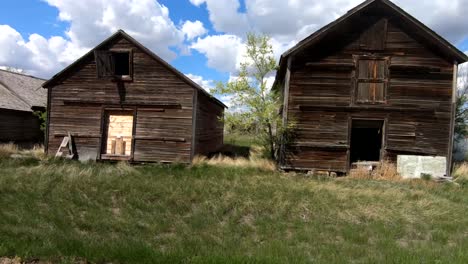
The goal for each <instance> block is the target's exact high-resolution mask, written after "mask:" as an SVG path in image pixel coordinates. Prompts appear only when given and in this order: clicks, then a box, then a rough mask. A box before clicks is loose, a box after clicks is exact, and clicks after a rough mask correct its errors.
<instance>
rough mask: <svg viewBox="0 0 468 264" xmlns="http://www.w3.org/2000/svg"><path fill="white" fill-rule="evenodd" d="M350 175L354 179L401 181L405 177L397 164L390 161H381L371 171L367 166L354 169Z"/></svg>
mask: <svg viewBox="0 0 468 264" xmlns="http://www.w3.org/2000/svg"><path fill="white" fill-rule="evenodd" d="M348 176H349V178H352V179H364V180H386V181H401V180H402V179H403V178H402V177H401V176H400V175H399V174H398V172H397V167H396V165H395V164H394V163H392V162H389V161H383V162H381V163H380V165H379V166H378V167H377V168H376V169H375V170H373V171H369V170H367V168H365V167H358V168H356V169H352V170H351V171H350V172H349V175H348Z"/></svg>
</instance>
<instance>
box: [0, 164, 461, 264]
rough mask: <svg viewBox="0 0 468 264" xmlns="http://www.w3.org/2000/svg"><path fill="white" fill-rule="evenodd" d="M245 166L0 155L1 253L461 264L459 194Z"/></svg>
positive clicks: (457, 189)
mask: <svg viewBox="0 0 468 264" xmlns="http://www.w3.org/2000/svg"><path fill="white" fill-rule="evenodd" d="M0 156H1V155H0ZM244 166H245V167H244V168H242V167H239V166H236V165H235V164H231V165H206V164H200V165H196V166H192V167H186V166H182V165H171V166H164V165H145V166H129V165H126V164H117V165H111V164H96V163H90V164H81V163H78V162H66V161H60V160H51V159H44V158H42V159H37V158H34V157H29V158H28V157H26V158H24V157H23V158H8V157H3V158H0V256H9V257H14V256H19V257H20V258H22V259H23V260H28V259H35V258H39V259H41V260H51V261H53V262H74V261H76V260H83V259H86V260H88V261H91V262H113V263H116V262H117V263H119V262H125V263H164V262H171V263H180V262H183V263H187V262H189V263H206V262H209V263H225V262H229V263H244V262H258V263H286V262H317V263H337V262H350V261H351V260H352V261H353V262H356V263H383V262H387V263H388V262H390V263H467V262H468V250H467V248H468V187H467V186H466V185H458V186H457V185H454V184H436V183H432V182H426V181H411V182H404V181H395V182H393V181H376V180H356V179H350V178H342V179H330V178H320V177H311V176H307V175H303V174H281V173H278V172H274V171H271V170H268V169H262V168H256V167H255V166H249V165H248V164H247V165H245V164H244ZM262 167H263V166H262Z"/></svg>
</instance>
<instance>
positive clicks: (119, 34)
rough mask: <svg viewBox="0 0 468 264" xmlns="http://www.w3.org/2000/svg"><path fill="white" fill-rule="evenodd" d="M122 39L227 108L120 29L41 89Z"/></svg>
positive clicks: (62, 77)
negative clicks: (103, 48) (98, 51)
mask: <svg viewBox="0 0 468 264" xmlns="http://www.w3.org/2000/svg"><path fill="white" fill-rule="evenodd" d="M119 37H121V38H124V39H126V40H127V41H129V42H130V43H132V44H133V45H135V46H136V47H138V48H139V49H141V50H142V51H143V52H144V53H146V54H147V55H148V56H150V57H151V58H153V59H154V60H156V61H157V62H159V63H161V64H162V65H164V66H165V67H166V68H167V69H169V70H170V71H171V72H173V73H174V74H175V75H177V76H178V77H179V78H181V79H182V80H183V81H185V82H186V83H187V84H188V85H190V86H191V87H193V88H194V89H196V90H199V91H200V92H202V93H204V94H205V95H207V96H208V98H210V100H212V101H213V102H215V103H217V104H219V105H221V106H222V107H224V108H227V106H226V105H225V104H223V103H222V102H221V101H220V100H218V99H216V98H215V97H214V96H212V95H211V94H210V93H208V92H207V91H206V90H205V89H203V88H202V87H201V86H200V85H198V84H197V83H195V82H194V81H193V80H192V79H190V78H189V77H187V76H186V75H185V74H183V73H181V72H180V71H178V70H177V69H176V68H174V67H173V66H172V65H170V64H169V63H168V62H166V61H165V60H163V59H162V58H161V57H159V56H158V55H156V54H155V53H154V52H152V51H151V50H149V49H148V48H146V47H145V46H143V44H141V43H140V42H138V41H137V40H135V39H134V38H132V37H131V36H130V35H128V34H127V33H126V32H125V31H123V30H122V29H119V30H118V31H117V32H116V33H114V34H113V35H112V36H110V37H109V38H107V39H106V40H104V41H103V42H101V43H100V44H99V45H97V46H96V47H94V48H93V49H91V50H90V51H89V52H88V53H86V54H85V55H83V56H82V57H81V58H79V59H78V60H76V61H75V62H73V63H72V64H70V65H69V66H68V67H66V68H65V69H63V70H62V71H60V72H59V73H57V74H56V75H54V76H53V77H52V78H51V79H50V80H48V81H46V82H45V83H44V84H43V85H42V87H44V88H51V87H53V86H55V85H56V84H57V83H58V82H60V81H62V80H63V79H65V78H66V77H67V75H68V73H70V72H72V71H73V70H74V69H75V68H76V67H77V66H78V65H80V63H81V62H83V61H84V60H85V59H86V58H88V57H89V56H94V51H95V50H99V49H100V48H102V47H104V46H106V45H107V44H108V43H110V42H112V41H114V40H115V39H117V38H119Z"/></svg>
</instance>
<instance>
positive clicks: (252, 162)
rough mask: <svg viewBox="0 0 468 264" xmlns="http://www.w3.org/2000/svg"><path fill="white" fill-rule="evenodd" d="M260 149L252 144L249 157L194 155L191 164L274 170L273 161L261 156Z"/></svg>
mask: <svg viewBox="0 0 468 264" xmlns="http://www.w3.org/2000/svg"><path fill="white" fill-rule="evenodd" d="M261 153H262V149H261V148H260V147H257V146H253V147H252V149H251V150H250V155H249V158H244V157H235V158H231V157H228V156H223V155H217V156H214V157H212V158H207V157H204V156H196V157H195V158H194V159H193V161H192V164H193V165H203V164H206V165H213V166H222V167H223V166H224V167H244V168H258V169H262V170H266V171H275V170H276V164H275V162H273V161H271V160H268V159H265V158H263V157H261Z"/></svg>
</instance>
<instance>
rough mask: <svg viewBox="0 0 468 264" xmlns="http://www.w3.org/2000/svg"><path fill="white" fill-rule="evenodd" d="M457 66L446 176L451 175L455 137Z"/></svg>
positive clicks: (455, 66) (454, 75)
mask: <svg viewBox="0 0 468 264" xmlns="http://www.w3.org/2000/svg"><path fill="white" fill-rule="evenodd" d="M457 84H458V64H457V63H456V62H455V63H454V65H453V82H452V107H451V111H452V113H451V115H450V131H449V138H448V140H449V143H448V150H447V173H446V175H447V176H450V175H451V173H452V158H453V157H452V156H453V154H452V151H453V144H454V137H455V135H454V134H455V131H454V130H455V114H456V111H457V92H458V85H457Z"/></svg>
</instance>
